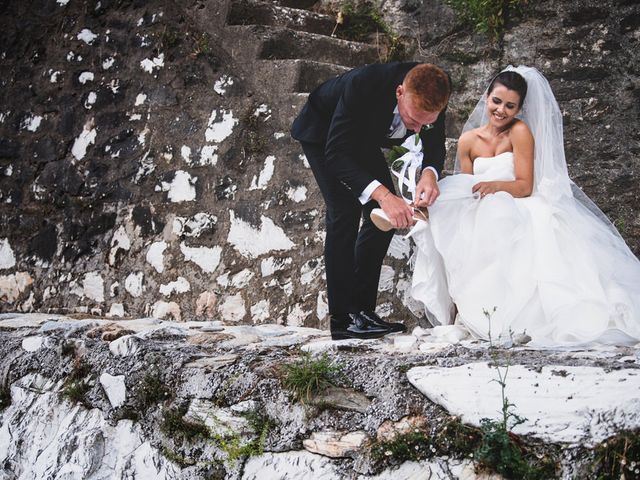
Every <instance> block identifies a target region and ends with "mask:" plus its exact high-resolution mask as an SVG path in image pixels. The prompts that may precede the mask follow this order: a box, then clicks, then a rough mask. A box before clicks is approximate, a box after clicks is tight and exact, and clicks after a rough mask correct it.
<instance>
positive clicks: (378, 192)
mask: <svg viewBox="0 0 640 480" xmlns="http://www.w3.org/2000/svg"><path fill="white" fill-rule="evenodd" d="M371 198H373V199H374V200H375V201H376V202H378V205H380V208H382V210H384V213H386V214H387V217H389V220H390V221H391V224H392V225H393V226H394V227H395V228H408V227H410V226H412V225H413V224H415V223H416V222H415V220H414V219H413V208H411V207H410V206H409V205H408V204H407V202H405V201H404V199H402V198H400V197H398V196H397V195H394V194H393V193H392V192H391V191H390V190H388V189H387V188H386V187H384V186H382V185H380V186H379V187H378V188H376V189H375V190H374V191H373V194H372V195H371Z"/></svg>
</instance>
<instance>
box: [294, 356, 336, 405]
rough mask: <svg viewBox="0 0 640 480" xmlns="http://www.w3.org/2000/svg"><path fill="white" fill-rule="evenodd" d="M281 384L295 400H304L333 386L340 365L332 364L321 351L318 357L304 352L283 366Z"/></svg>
mask: <svg viewBox="0 0 640 480" xmlns="http://www.w3.org/2000/svg"><path fill="white" fill-rule="evenodd" d="M284 369H285V371H284V378H283V385H284V387H285V388H286V389H288V390H290V391H291V392H292V393H293V396H294V397H295V399H296V400H298V401H301V402H306V401H308V400H309V399H310V398H311V395H313V394H315V393H318V392H322V391H324V390H326V389H327V388H328V387H330V386H335V384H334V379H335V377H336V376H337V375H338V374H340V372H341V371H342V365H339V364H334V363H333V362H332V361H331V360H330V359H329V357H328V355H327V353H326V352H325V353H323V354H322V356H320V357H319V358H318V359H314V358H313V357H311V355H309V354H308V353H307V354H304V355H303V356H302V358H301V359H300V360H299V361H297V362H295V363H293V364H291V365H285V367H284Z"/></svg>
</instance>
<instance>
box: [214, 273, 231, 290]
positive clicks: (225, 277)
mask: <svg viewBox="0 0 640 480" xmlns="http://www.w3.org/2000/svg"><path fill="white" fill-rule="evenodd" d="M216 283H217V284H218V285H220V286H221V287H225V288H226V287H228V286H229V272H224V274H222V275H220V276H219V277H218V278H216Z"/></svg>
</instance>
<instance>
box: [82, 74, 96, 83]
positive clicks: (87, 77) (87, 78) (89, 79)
mask: <svg viewBox="0 0 640 480" xmlns="http://www.w3.org/2000/svg"><path fill="white" fill-rule="evenodd" d="M94 78H95V76H94V75H93V72H82V73H81V74H80V76H79V77H78V81H79V82H80V83H81V84H83V85H84V84H85V83H87V82H93V80H94Z"/></svg>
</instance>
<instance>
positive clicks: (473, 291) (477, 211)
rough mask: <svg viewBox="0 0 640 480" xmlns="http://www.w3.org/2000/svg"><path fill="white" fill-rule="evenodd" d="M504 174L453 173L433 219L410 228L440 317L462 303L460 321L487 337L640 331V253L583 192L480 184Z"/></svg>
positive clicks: (421, 277) (608, 335) (612, 335)
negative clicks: (492, 188)
mask: <svg viewBox="0 0 640 480" xmlns="http://www.w3.org/2000/svg"><path fill="white" fill-rule="evenodd" d="M494 161H495V160H494ZM511 171H512V170H511ZM501 175H502V176H504V171H503V172H502V173H500V172H495V171H494V172H487V174H485V175H454V176H451V177H447V178H445V179H444V180H442V181H441V182H440V187H441V196H440V198H439V199H438V201H437V202H436V204H435V205H434V206H433V207H431V208H430V212H429V213H430V220H429V222H428V223H427V222H419V224H418V225H416V227H414V229H413V230H412V232H411V233H410V236H411V237H412V238H413V239H414V241H415V243H416V246H417V249H416V253H415V256H414V262H415V263H414V271H413V283H412V296H413V297H414V298H415V299H417V300H419V301H420V302H422V303H423V304H424V306H425V314H426V315H427V317H428V318H429V320H430V321H431V323H433V324H450V323H452V322H453V321H454V312H455V307H457V321H458V322H459V323H462V324H463V325H464V326H465V327H466V328H467V329H468V330H469V331H470V332H471V333H472V334H473V335H474V336H475V337H478V338H481V339H489V337H490V336H491V338H492V340H495V341H498V342H504V341H507V340H508V339H509V338H510V337H511V336H512V335H513V334H520V333H523V332H525V333H526V334H528V335H529V336H530V337H531V338H532V342H531V344H532V345H538V346H544V347H554V346H558V347H561V346H580V345H588V344H592V343H605V344H619V345H629V344H635V343H637V342H638V341H640V262H639V261H638V259H637V258H636V257H635V256H634V255H633V253H632V252H631V251H630V250H629V248H628V247H627V245H626V244H625V243H624V241H622V239H621V238H620V237H619V236H617V235H615V234H614V233H612V232H611V230H609V229H608V228H607V227H605V226H604V224H603V223H602V222H601V221H600V220H598V219H596V218H595V217H594V216H593V215H592V214H591V212H589V211H588V210H587V209H586V208H584V207H583V206H582V205H581V204H579V203H578V202H569V203H568V204H567V205H563V208H558V207H557V206H554V205H552V204H551V203H550V202H549V201H548V200H547V199H545V198H544V197H542V196H539V195H533V196H531V197H527V198H513V197H512V196H511V195H510V194H508V193H506V192H498V193H496V194H493V195H488V196H486V197H485V198H482V199H479V198H475V197H474V196H473V195H472V194H471V187H472V186H473V185H474V184H476V183H477V182H479V181H483V180H488V179H496V178H500V176H501ZM454 304H455V307H454Z"/></svg>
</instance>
